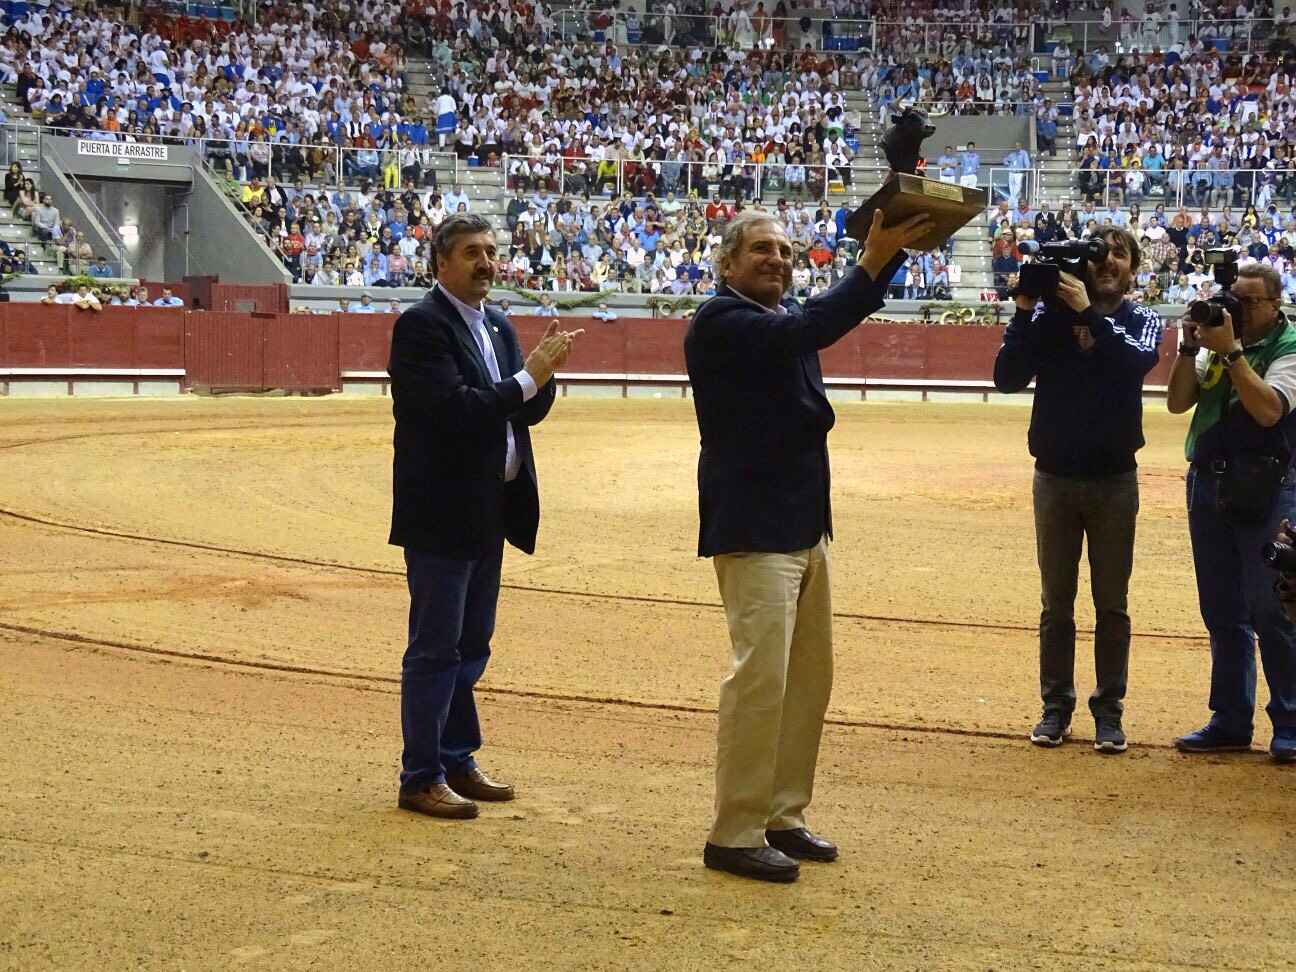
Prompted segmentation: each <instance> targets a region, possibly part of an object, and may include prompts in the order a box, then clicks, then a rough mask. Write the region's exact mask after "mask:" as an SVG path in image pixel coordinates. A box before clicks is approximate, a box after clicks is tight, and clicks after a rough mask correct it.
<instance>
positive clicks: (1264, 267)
mask: <svg viewBox="0 0 1296 972" xmlns="http://www.w3.org/2000/svg"><path fill="white" fill-rule="evenodd" d="M1237 275H1238V279H1239V280H1241V279H1242V278H1243V277H1254V278H1256V279H1257V280H1263V281H1264V284H1265V296H1266V297H1268V298H1269V299H1270V300H1275V299H1277V298H1279V297H1281V296H1282V292H1283V284H1282V275H1281V274H1279V273H1278V271H1277V270H1275V269H1274V268H1273V267H1271V266H1270V265H1269V264H1267V263H1244V264H1242V266H1240V267H1238V272H1237Z"/></svg>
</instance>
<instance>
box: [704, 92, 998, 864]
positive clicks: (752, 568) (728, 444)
mask: <svg viewBox="0 0 1296 972" xmlns="http://www.w3.org/2000/svg"><path fill="white" fill-rule="evenodd" d="M895 120H896V122H897V127H896V129H894V130H893V134H889V135H888V137H887V139H884V143H883V144H884V148H886V149H887V157H888V160H889V161H891V164H892V168H893V170H894V171H893V174H892V175H891V176H890V177H888V181H887V184H886V185H885V186H884V187H883V189H882V190H881V191H879V192H878V193H877V194H875V195H874V197H873V198H872V199H870V200H869V202H868V203H866V204H865V206H864V207H863V208H862V209H861V210H859V211H857V212H856V213H854V214H852V216H851V217H850V219H849V220H848V221H847V226H848V228H849V229H850V230H851V231H852V234H853V235H854V236H855V237H856V238H857V239H859V238H863V246H862V248H861V251H860V253H859V257H858V259H857V260H856V262H855V266H854V267H853V268H851V269H850V270H848V271H846V273H845V274H844V275H843V276H842V279H841V280H840V281H839V282H838V283H836V284H835V285H834V286H833V287H831V288H830V289H828V290H827V291H825V292H824V293H822V294H820V295H818V296H817V297H812V298H810V299H809V300H807V301H806V302H805V303H804V304H799V303H797V302H796V301H794V300H791V299H785V298H784V294H785V292H786V291H787V288H788V285H789V284H790V282H791V279H792V244H791V242H790V241H789V239H788V236H787V233H786V232H785V231H784V229H783V226H782V224H781V223H780V222H779V221H778V220H777V219H776V218H775V217H773V216H771V215H770V214H768V213H764V212H760V211H750V212H745V213H742V214H740V215H739V216H737V217H736V218H735V219H733V220H732V221H731V222H730V223H729V225H728V226H727V228H726V229H725V233H724V237H723V239H722V241H721V244H720V246H719V247H718V248H717V251H716V255H715V257H714V263H715V266H716V274H717V277H718V278H719V281H720V286H719V287H718V288H717V292H716V296H714V297H713V298H711V299H710V300H708V301H707V302H706V303H705V304H703V305H702V306H701V307H700V308H699V309H698V311H697V312H696V313H695V314H694V315H693V320H692V324H691V325H690V327H689V330H688V334H687V335H686V336H685V339H684V355H685V360H686V363H687V366H688V373H689V379H690V381H691V382H692V386H693V402H694V407H695V409H696V412H697V418H698V427H699V430H700V432H701V456H700V458H699V462H698V487H699V494H700V496H699V505H700V511H701V530H700V537H699V542H698V553H699V555H700V556H703V557H712V558H713V559H714V564H715V571H716V578H717V581H718V582H719V587H720V596H721V600H722V601H723V602H724V607H725V616H726V620H727V622H728V627H729V636H730V640H731V642H732V646H733V672H732V674H731V675H730V676H729V677H728V678H727V679H726V680H725V682H724V684H723V686H722V687H721V690H720V711H719V729H718V745H717V756H716V800H715V815H714V819H713V821H712V826H711V832H710V836H709V837H708V840H707V843H706V846H705V848H704V851H703V861H704V862H705V864H706V866H707V867H710V868H713V869H715V870H721V871H727V872H729V873H732V874H736V875H739V876H742V877H748V878H754V879H757V880H762V881H778V882H788V881H794V880H796V878H797V876H798V873H799V865H798V863H797V860H798V859H800V860H812V861H832V860H835V859H836V857H837V847H836V846H835V845H834V844H833V843H832V842H831V841H828V840H825V839H823V838H821V837H818V836H816V835H815V834H813V833H812V832H811V831H810V830H808V829H807V828H806V823H805V815H804V814H805V809H806V807H807V806H808V805H809V803H810V799H811V791H812V789H813V785H814V776H815V763H816V761H817V759H818V753H819V740H820V735H821V733H822V730H823V720H824V714H825V712H826V711H827V707H828V698H829V694H830V692H831V688H832V606H831V583H830V579H829V556H828V540H829V539H830V538H831V536H832V519H831V512H830V500H829V492H830V487H829V470H828V450H827V437H828V431H829V430H830V429H831V428H832V426H833V423H834V418H835V417H834V414H833V410H832V407H831V406H830V405H829V404H828V399H827V396H826V394H825V392H824V384H823V375H822V371H821V370H820V365H819V354H818V352H819V351H820V350H822V349H823V348H826V347H829V346H830V345H832V344H833V343H834V342H836V341H837V340H839V339H840V338H841V337H843V336H844V335H845V334H847V333H848V332H850V331H851V330H852V329H853V328H855V327H856V326H858V325H859V324H860V322H861V321H862V320H863V319H864V318H865V317H867V316H868V315H869V314H872V313H873V312H874V311H876V310H878V309H879V308H881V307H882V305H883V299H884V295H885V292H886V286H887V284H888V283H889V282H890V280H891V277H892V276H893V275H894V273H895V271H896V268H897V267H898V266H900V264H901V263H902V261H903V260H904V259H905V253H904V248H905V247H908V246H915V245H923V244H924V243H925V241H930V240H932V239H936V240H938V241H939V240H943V239H945V238H946V237H948V236H949V234H950V233H951V232H952V230H953V229H954V228H956V227H957V226H960V225H962V224H963V223H965V222H967V221H968V220H969V219H970V218H971V217H972V216H973V215H975V214H976V213H978V212H980V211H981V210H982V209H983V208H984V205H985V201H984V200H985V194H984V193H976V192H975V191H973V192H972V193H969V195H974V196H976V197H977V198H974V199H971V200H966V201H965V200H964V199H963V194H964V193H965V192H966V190H963V189H961V188H960V187H957V186H949V185H945V184H943V183H939V182H931V184H932V185H934V186H936V187H937V189H938V192H939V194H938V195H936V196H935V197H934V198H936V199H937V200H938V201H939V202H940V205H938V206H932V207H924V206H923V201H924V199H926V198H927V197H926V196H925V195H924V192H923V184H925V183H928V182H929V181H930V180H925V179H918V178H917V177H915V176H913V175H912V174H899V175H897V174H894V172H895V171H902V172H904V171H907V173H912V172H913V168H914V163H916V161H917V158H918V145H919V142H920V141H921V139H922V138H923V137H925V136H927V135H930V134H931V128H930V126H928V125H927V124H926V119H925V118H924V117H922V116H921V115H918V113H915V112H906V113H905V115H904V116H897V117H896V119H895ZM894 133H898V134H894ZM904 166H907V167H908V168H907V170H904V169H902V168H901V167H904ZM901 182H904V183H905V184H903V185H902V184H900V183H901ZM950 193H955V194H958V196H959V201H960V202H962V203H963V211H962V214H960V215H959V216H957V217H955V219H957V220H958V221H953V220H952V219H951V217H950V215H949V212H950V207H949V203H950V202H951V201H952V200H951V199H950ZM861 226H862V227H863V228H864V229H865V230H866V233H861V232H860V231H859V229H860V227H861ZM925 245H927V246H929V247H930V246H931V245H933V244H932V243H930V242H926V244H925Z"/></svg>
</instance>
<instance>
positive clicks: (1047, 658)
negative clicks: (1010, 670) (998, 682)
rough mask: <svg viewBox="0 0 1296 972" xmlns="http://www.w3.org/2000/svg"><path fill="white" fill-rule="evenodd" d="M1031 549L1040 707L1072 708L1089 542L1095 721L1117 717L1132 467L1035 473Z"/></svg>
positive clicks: (1125, 665) (1125, 648)
mask: <svg viewBox="0 0 1296 972" xmlns="http://www.w3.org/2000/svg"><path fill="white" fill-rule="evenodd" d="M1032 492H1033V499H1034V507H1035V547H1036V556H1037V558H1038V560H1039V568H1040V588H1041V593H1040V601H1041V604H1042V610H1041V611H1040V628H1039V632H1040V635H1039V652H1040V697H1041V698H1042V699H1043V700H1044V707H1045V708H1046V709H1057V710H1059V711H1061V712H1064V713H1066V714H1067V715H1070V714H1071V712H1072V711H1073V710H1074V709H1075V704H1076V690H1075V640H1076V626H1075V598H1076V584H1077V581H1078V579H1079V574H1080V550H1081V547H1082V545H1083V543H1084V541H1085V540H1086V539H1087V540H1088V543H1089V586H1090V588H1091V590H1092V592H1093V602H1094V615H1095V624H1094V674H1095V683H1096V684H1095V687H1094V691H1093V694H1092V695H1091V696H1090V697H1089V710H1090V711H1091V712H1092V713H1093V715H1094V717H1095V718H1099V717H1102V716H1118V717H1119V716H1120V715H1121V713H1122V712H1123V711H1124V703H1123V701H1122V700H1123V699H1124V698H1125V687H1126V682H1127V680H1128V676H1129V646H1130V617H1129V611H1128V605H1127V600H1128V594H1129V579H1130V573H1131V572H1132V571H1133V569H1134V523H1135V520H1136V519H1137V517H1138V508H1139V494H1138V474H1137V473H1136V472H1132V471H1131V472H1127V473H1118V474H1116V475H1113V476H1099V477H1097V478H1094V479H1071V478H1069V477H1066V476H1054V475H1052V474H1050V473H1046V472H1044V471H1042V470H1039V469H1036V470H1035V482H1034V485H1033V489H1032Z"/></svg>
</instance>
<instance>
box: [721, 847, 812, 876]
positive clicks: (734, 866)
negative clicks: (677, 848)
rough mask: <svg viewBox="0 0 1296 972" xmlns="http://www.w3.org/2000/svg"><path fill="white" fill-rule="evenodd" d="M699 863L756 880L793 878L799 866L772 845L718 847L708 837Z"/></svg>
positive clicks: (798, 870)
mask: <svg viewBox="0 0 1296 972" xmlns="http://www.w3.org/2000/svg"><path fill="white" fill-rule="evenodd" d="M702 863H704V864H705V865H706V866H707V867H709V868H711V869H712V870H713V871H728V872H729V873H730V874H737V875H738V876H739V877H745V878H753V879H755V880H757V881H778V882H781V883H787V882H789V881H795V880H796V879H797V875H798V874H799V873H801V866H800V865H799V864H797V862H796V861H794V860H792V859H791V858H790V857H788V856H787V855H785V854H782V853H780V852H779V851H777V850H775V849H774V848H773V847H720V846H717V845H716V844H712V843H710V842H709V841H708V842H707V845H706V847H705V848H703V850H702Z"/></svg>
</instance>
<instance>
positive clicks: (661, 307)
mask: <svg viewBox="0 0 1296 972" xmlns="http://www.w3.org/2000/svg"><path fill="white" fill-rule="evenodd" d="M706 300H707V298H706V297H693V296H690V295H688V294H680V295H679V296H678V297H676V298H674V299H673V300H672V299H671V298H669V297H661V296H656V297H653V298H651V299H650V300H649V301H648V306H649V307H651V308H652V309H653V310H655V311H657V312H658V314H659V315H660V316H662V317H670V316H671V315H672V314H675V313H676V312H678V311H682V310H694V309H695V308H698V307H701V306H702V304H703V303H704V302H705V301H706Z"/></svg>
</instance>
